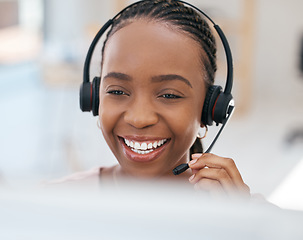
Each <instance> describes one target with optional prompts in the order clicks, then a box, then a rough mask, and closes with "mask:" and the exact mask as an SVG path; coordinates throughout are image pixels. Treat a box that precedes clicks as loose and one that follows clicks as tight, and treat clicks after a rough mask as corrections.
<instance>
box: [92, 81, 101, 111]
mask: <svg viewBox="0 0 303 240" xmlns="http://www.w3.org/2000/svg"><path fill="white" fill-rule="evenodd" d="M99 88H100V77H94V80H93V82H92V112H93V115H94V116H97V115H98V113H99Z"/></svg>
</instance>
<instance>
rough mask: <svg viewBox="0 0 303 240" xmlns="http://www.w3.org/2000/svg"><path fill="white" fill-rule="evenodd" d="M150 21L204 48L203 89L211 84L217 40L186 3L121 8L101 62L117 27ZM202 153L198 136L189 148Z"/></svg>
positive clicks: (156, 0) (157, 0)
mask: <svg viewBox="0 0 303 240" xmlns="http://www.w3.org/2000/svg"><path fill="white" fill-rule="evenodd" d="M139 19H144V20H150V21H155V22H164V23H167V24H168V25H169V24H170V25H171V26H174V27H175V28H176V29H177V30H179V31H181V32H183V33H186V34H188V36H189V37H191V38H192V39H193V40H195V41H196V42H197V43H198V44H199V45H200V46H201V49H203V52H204V53H205V54H206V58H205V54H203V53H202V51H201V65H202V66H203V68H204V70H205V71H206V76H205V77H204V81H205V87H206V88H205V89H208V88H209V86H211V85H213V84H214V78H215V72H216V70H217V65H216V52H217V48H216V42H215V38H214V36H213V34H212V32H211V30H210V28H209V25H208V23H207V22H206V21H205V19H204V17H202V16H201V15H200V14H199V13H198V12H197V11H195V10H194V9H192V8H191V7H187V6H185V5H184V4H183V3H181V2H179V1H174V0H147V1H142V2H138V3H137V4H134V5H133V6H131V7H129V8H128V9H126V10H125V11H123V12H122V13H121V14H120V15H119V16H118V17H117V18H116V19H115V20H114V22H113V24H112V25H111V28H110V30H109V31H108V33H107V36H106V39H105V41H104V43H103V47H102V53H101V54H102V62H101V69H102V65H103V56H104V49H105V46H106V43H107V41H108V39H109V38H110V37H111V36H112V35H113V34H114V33H115V32H117V31H118V30H119V29H121V28H123V27H125V26H127V25H128V24H130V23H132V22H133V21H134V20H139ZM196 152H203V147H202V143H201V141H200V139H198V138H197V139H196V141H195V143H194V144H193V146H192V147H191V149H190V154H193V153H196Z"/></svg>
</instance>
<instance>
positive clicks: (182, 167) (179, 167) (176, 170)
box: [173, 105, 235, 175]
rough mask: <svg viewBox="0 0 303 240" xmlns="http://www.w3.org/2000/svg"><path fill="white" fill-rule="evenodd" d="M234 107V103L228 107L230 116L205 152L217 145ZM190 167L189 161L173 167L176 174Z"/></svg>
mask: <svg viewBox="0 0 303 240" xmlns="http://www.w3.org/2000/svg"><path fill="white" fill-rule="evenodd" d="M234 109H235V107H234V106H232V105H230V106H229V107H228V110H227V114H228V116H227V118H226V119H225V121H224V122H223V124H222V126H221V128H220V130H219V132H218V133H217V135H216V137H215V138H214V140H213V141H212V143H211V144H210V146H209V147H208V149H207V150H206V151H205V153H209V152H210V151H211V149H212V148H213V146H214V145H215V143H216V141H217V140H218V138H219V136H220V135H221V133H222V131H223V129H224V127H225V125H226V124H227V122H228V120H229V119H230V117H231V115H232V114H233V112H234ZM188 168H189V165H188V163H182V164H180V165H179V166H177V167H175V168H174V169H173V173H174V175H179V174H181V173H183V172H185V171H186V170H187V169H188Z"/></svg>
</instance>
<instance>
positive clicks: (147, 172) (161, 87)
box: [99, 20, 249, 193]
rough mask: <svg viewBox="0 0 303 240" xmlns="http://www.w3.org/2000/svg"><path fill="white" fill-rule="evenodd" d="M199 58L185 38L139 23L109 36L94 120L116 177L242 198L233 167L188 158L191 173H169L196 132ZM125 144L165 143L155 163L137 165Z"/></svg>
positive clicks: (209, 158)
mask: <svg viewBox="0 0 303 240" xmlns="http://www.w3.org/2000/svg"><path fill="white" fill-rule="evenodd" d="M201 52H202V50H201V48H200V47H199V45H198V44H197V43H196V42H195V41H194V40H193V39H191V38H190V37H188V36H187V35H186V34H185V33H182V32H179V31H176V30H174V29H173V28H172V27H169V26H167V25H165V24H163V23H155V22H150V21H149V22H148V21H145V20H138V21H135V22H133V23H131V24H129V25H127V26H125V27H123V28H122V29H120V30H118V31H117V32H116V33H115V34H114V35H113V36H111V37H110V39H109V40H108V42H107V45H106V47H105V51H104V58H103V66H102V74H101V85H100V106H99V120H100V128H101V130H102V133H103V136H104V138H105V140H106V142H107V144H108V146H109V147H110V149H111V151H112V152H113V154H114V155H115V157H116V159H117V160H118V162H119V165H118V166H117V168H116V170H117V172H116V174H117V175H118V176H130V177H134V178H141V179H151V178H152V179H161V178H164V177H165V178H173V179H184V178H189V182H190V183H192V184H194V185H195V187H196V188H199V189H204V190H207V191H210V192H223V193H231V192H234V191H241V192H246V193H248V192H249V190H248V188H247V186H246V185H245V184H244V182H243V180H242V178H241V175H240V173H239V171H238V169H237V167H236V165H235V164H230V162H233V161H232V160H228V161H226V159H224V158H221V157H218V156H215V155H212V154H203V155H195V156H193V157H194V158H193V159H194V160H193V161H191V164H190V168H191V169H192V171H186V172H185V173H183V174H181V175H179V176H174V175H173V174H172V169H173V168H174V167H176V166H178V165H179V164H181V163H186V162H188V161H189V160H190V156H189V149H190V147H191V145H192V144H193V143H194V141H195V139H196V136H197V133H198V130H199V128H200V127H201V126H203V125H201V122H200V119H201V113H202V107H203V102H204V98H205V94H206V92H205V91H206V90H205V84H204V70H203V67H202V66H201V60H200V57H201ZM202 53H203V52H202ZM124 138H126V139H130V140H133V141H138V142H142V141H146V142H149V141H156V140H160V139H167V142H166V143H165V144H164V145H163V147H162V148H161V152H160V153H159V154H156V156H155V157H151V159H148V158H147V160H146V159H145V158H143V160H142V159H140V158H139V160H138V159H136V156H134V155H133V154H132V152H131V151H130V150H126V149H127V146H126V145H125V144H124V141H123V139H124ZM195 160H197V161H196V162H195V163H194V161H195ZM205 166H207V167H208V168H205Z"/></svg>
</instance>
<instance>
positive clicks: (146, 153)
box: [119, 137, 170, 162]
mask: <svg viewBox="0 0 303 240" xmlns="http://www.w3.org/2000/svg"><path fill="white" fill-rule="evenodd" d="M119 140H120V142H121V144H122V148H123V151H124V154H125V155H126V156H127V157H128V158H129V159H130V160H132V161H135V162H149V161H153V160H155V159H156V158H158V157H159V155H160V154H161V153H162V152H163V151H164V149H165V148H166V146H167V143H168V142H169V140H170V139H167V138H163V139H157V140H144V141H141V140H140V141H139V140H134V139H131V138H123V137H119Z"/></svg>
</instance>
